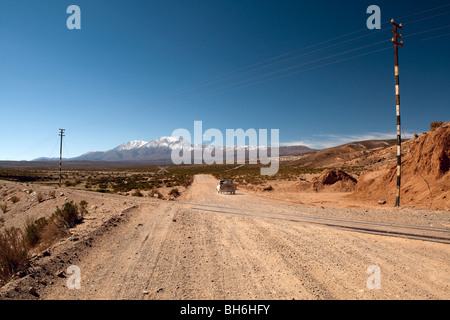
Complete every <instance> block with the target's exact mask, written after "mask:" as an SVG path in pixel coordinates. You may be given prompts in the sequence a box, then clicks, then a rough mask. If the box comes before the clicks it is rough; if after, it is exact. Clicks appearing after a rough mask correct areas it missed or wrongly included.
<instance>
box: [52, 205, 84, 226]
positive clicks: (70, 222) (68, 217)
mask: <svg viewBox="0 0 450 320" xmlns="http://www.w3.org/2000/svg"><path fill="white" fill-rule="evenodd" d="M52 218H53V219H56V221H58V222H60V223H61V226H62V227H65V228H73V227H74V226H75V225H77V224H78V223H80V222H81V221H82V220H83V218H82V217H81V215H80V213H79V211H78V206H77V205H76V204H74V203H73V201H70V202H66V203H65V204H64V207H63V208H62V209H60V208H56V211H55V213H53V215H52Z"/></svg>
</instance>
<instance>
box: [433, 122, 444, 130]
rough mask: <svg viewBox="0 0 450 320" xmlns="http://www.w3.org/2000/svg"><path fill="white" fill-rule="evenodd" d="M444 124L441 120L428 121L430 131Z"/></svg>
mask: <svg viewBox="0 0 450 320" xmlns="http://www.w3.org/2000/svg"><path fill="white" fill-rule="evenodd" d="M443 124H444V122H443V121H433V122H431V123H430V131H434V130H436V129H437V128H439V127H441V126H442V125H443Z"/></svg>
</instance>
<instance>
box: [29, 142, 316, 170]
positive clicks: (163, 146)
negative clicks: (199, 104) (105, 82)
mask: <svg viewBox="0 0 450 320" xmlns="http://www.w3.org/2000/svg"><path fill="white" fill-rule="evenodd" d="M207 146H208V145H206V144H202V145H194V144H191V143H190V142H189V141H186V140H184V139H182V138H181V137H161V138H158V139H155V140H152V141H150V142H146V141H142V140H133V141H129V142H126V143H124V144H121V145H119V146H117V147H115V148H114V149H111V150H107V151H90V152H87V153H85V154H83V155H81V156H79V157H75V158H70V159H65V160H66V161H67V160H69V161H116V162H153V163H156V162H158V163H161V164H170V163H172V158H171V155H172V150H181V149H183V150H184V151H188V152H191V159H192V163H193V162H194V156H195V153H194V149H197V148H201V149H202V150H204V149H205V148H206V147H207ZM255 148H256V149H257V148H258V147H257V146H232V147H228V146H227V147H219V148H217V149H216V152H221V153H223V159H232V158H234V157H235V155H236V154H237V152H238V151H239V150H244V152H245V156H246V159H248V158H249V154H250V151H251V150H255ZM266 149H268V150H266ZM294 149H295V154H300V153H304V152H309V151H313V150H312V149H309V148H307V147H303V146H296V147H280V149H279V153H280V155H290V154H294V153H293V152H294V151H293V150H294ZM260 150H263V151H264V153H263V154H266V152H267V151H269V152H270V147H269V148H267V147H260ZM209 151H211V150H209ZM36 160H38V159H36ZM39 160H40V161H44V160H56V159H44V158H39Z"/></svg>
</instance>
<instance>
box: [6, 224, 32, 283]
mask: <svg viewBox="0 0 450 320" xmlns="http://www.w3.org/2000/svg"><path fill="white" fill-rule="evenodd" d="M23 238H24V237H23V233H22V231H21V230H20V229H17V228H10V229H7V230H5V231H3V233H1V234H0V282H7V281H8V280H9V279H10V277H11V276H12V275H13V274H14V273H15V272H16V271H17V270H18V269H19V268H20V267H22V266H24V265H25V264H26V263H27V261H28V250H27V248H26V245H25V242H24V241H23Z"/></svg>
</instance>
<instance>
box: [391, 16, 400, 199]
mask: <svg viewBox="0 0 450 320" xmlns="http://www.w3.org/2000/svg"><path fill="white" fill-rule="evenodd" d="M391 24H392V27H393V31H392V33H393V34H394V37H393V38H392V43H393V44H394V62H395V103H396V110H397V190H396V199H395V206H396V207H400V184H401V166H402V130H401V124H400V76H399V70H398V46H400V47H403V42H402V41H400V42H399V40H400V39H401V38H402V35H401V34H398V33H397V28H398V29H403V27H402V24H401V23H400V24H396V23H395V22H394V19H392V20H391Z"/></svg>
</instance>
